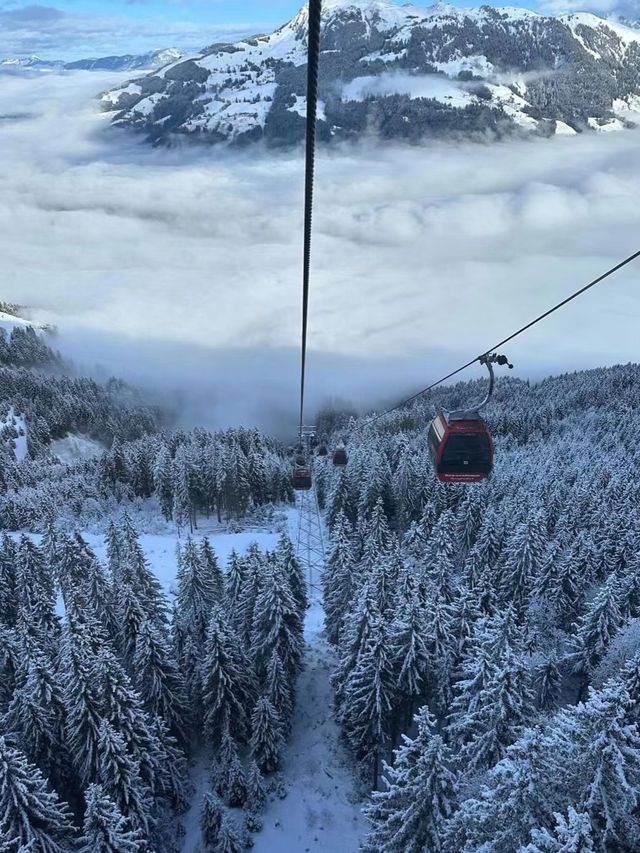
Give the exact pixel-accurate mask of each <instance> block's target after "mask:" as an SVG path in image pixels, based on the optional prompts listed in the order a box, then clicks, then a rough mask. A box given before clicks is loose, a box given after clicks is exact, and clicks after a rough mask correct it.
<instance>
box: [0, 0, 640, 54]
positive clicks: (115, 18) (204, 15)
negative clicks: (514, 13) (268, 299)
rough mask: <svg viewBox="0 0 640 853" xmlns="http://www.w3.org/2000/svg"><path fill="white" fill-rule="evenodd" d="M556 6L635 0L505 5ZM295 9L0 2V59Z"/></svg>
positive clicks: (222, 31) (271, 21)
mask: <svg viewBox="0 0 640 853" xmlns="http://www.w3.org/2000/svg"><path fill="white" fill-rule="evenodd" d="M418 2H420V0H418ZM454 2H455V0H454ZM482 2H485V0H475V3H474V0H468V2H466V3H464V2H457V3H456V5H481V3H482ZM563 3H564V7H563V8H562V10H563V11H564V10H565V9H567V8H580V9H584V8H588V9H590V10H592V11H596V12H606V11H610V10H612V9H614V8H615V7H617V4H619V3H622V4H626V5H627V6H632V7H634V9H637V8H638V5H639V4H640V0H585V1H584V2H582V0H520V3H518V0H511V4H512V5H522V6H526V7H528V8H532V9H536V8H545V9H551V10H553V11H556V10H557V9H559V8H560V7H561V5H562V4H563ZM301 5H302V0H0V58H3V57H13V56H29V55H32V54H36V55H38V56H41V57H43V58H47V59H51V58H62V59H76V58H82V57H87V56H104V55H108V54H113V53H133V52H143V51H146V50H152V49H155V48H166V47H179V48H181V49H183V50H185V51H195V50H198V49H199V48H201V47H203V46H204V45H207V44H210V43H212V42H214V41H222V40H233V39H235V38H238V37H240V36H243V35H247V34H248V33H255V32H263V31H270V30H272V29H273V28H274V27H275V26H277V25H279V24H281V23H284V22H285V21H287V20H288V19H289V18H291V17H292V16H293V15H294V14H295V12H296V11H297V10H298V8H299V7H300V6H301ZM421 5H425V6H426V5H429V0H426V2H424V3H422V4H421ZM495 5H506V2H505V0H499V2H496V3H495Z"/></svg>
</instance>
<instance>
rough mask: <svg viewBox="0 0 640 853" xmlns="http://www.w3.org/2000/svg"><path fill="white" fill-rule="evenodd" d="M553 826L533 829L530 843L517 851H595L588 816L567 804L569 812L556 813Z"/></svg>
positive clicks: (591, 852)
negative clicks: (551, 827)
mask: <svg viewBox="0 0 640 853" xmlns="http://www.w3.org/2000/svg"><path fill="white" fill-rule="evenodd" d="M555 821H556V823H555V827H554V829H553V830H552V831H549V830H547V829H538V828H536V829H533V830H532V831H531V843H530V844H527V846H526V847H522V848H520V850H519V851H518V853H596V847H595V842H594V840H593V834H592V832H591V822H590V820H589V816H588V815H586V814H584V812H577V811H576V810H575V809H574V808H573V807H572V806H569V814H568V816H567V817H566V818H565V817H564V815H562V814H560V813H556V815H555Z"/></svg>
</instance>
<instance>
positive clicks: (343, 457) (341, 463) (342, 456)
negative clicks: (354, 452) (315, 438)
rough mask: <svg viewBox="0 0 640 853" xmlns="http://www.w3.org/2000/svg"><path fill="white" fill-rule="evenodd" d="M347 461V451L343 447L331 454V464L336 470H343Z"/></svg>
mask: <svg viewBox="0 0 640 853" xmlns="http://www.w3.org/2000/svg"><path fill="white" fill-rule="evenodd" d="M348 461H349V460H348V457H347V451H346V450H345V449H344V447H339V448H338V449H337V450H336V451H335V453H334V454H333V464H334V465H335V466H336V468H344V467H345V465H346V464H347V462H348Z"/></svg>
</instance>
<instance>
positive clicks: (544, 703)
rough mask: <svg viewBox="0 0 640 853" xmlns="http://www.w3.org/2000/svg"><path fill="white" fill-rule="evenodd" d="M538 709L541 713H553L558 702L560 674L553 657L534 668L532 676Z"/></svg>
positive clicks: (560, 684) (560, 687)
mask: <svg viewBox="0 0 640 853" xmlns="http://www.w3.org/2000/svg"><path fill="white" fill-rule="evenodd" d="M533 683H534V689H535V692H536V700H537V705H538V708H539V709H540V710H541V711H554V710H555V709H556V708H557V707H558V704H559V702H560V693H561V690H562V674H561V673H560V670H559V668H558V661H557V659H556V657H555V655H551V656H550V657H548V658H545V660H543V661H542V663H539V664H538V666H537V667H536V668H535V671H534V676H533Z"/></svg>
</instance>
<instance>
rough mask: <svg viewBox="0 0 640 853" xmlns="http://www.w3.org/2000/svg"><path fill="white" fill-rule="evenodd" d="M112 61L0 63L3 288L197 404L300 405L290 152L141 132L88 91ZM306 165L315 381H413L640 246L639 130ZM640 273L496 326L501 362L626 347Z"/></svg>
mask: <svg viewBox="0 0 640 853" xmlns="http://www.w3.org/2000/svg"><path fill="white" fill-rule="evenodd" d="M118 79H121V78H118V77H116V76H114V75H109V76H100V75H98V76H96V75H95V74H90V73H87V74H75V75H60V76H58V75H47V76H39V77H36V78H21V77H3V78H2V85H1V86H0V149H1V150H2V152H3V154H2V163H1V165H0V256H1V257H2V269H3V278H2V285H1V288H0V291H1V292H0V298H4V299H7V300H10V301H16V302H19V303H22V304H27V305H30V306H32V308H33V312H34V315H35V316H36V317H37V318H38V319H40V320H43V321H47V322H53V323H56V324H57V325H59V327H60V328H61V331H62V334H61V338H60V342H61V345H62V346H63V348H65V349H66V350H67V351H69V352H70V353H71V354H73V355H74V357H76V358H77V359H79V360H81V361H84V363H85V364H88V365H90V366H91V365H93V364H95V363H98V362H99V363H102V364H103V365H106V369H107V370H114V371H117V372H119V373H124V374H125V375H127V376H129V377H131V378H134V379H141V378H142V379H144V380H145V381H146V382H148V383H149V384H151V385H154V386H155V387H157V388H160V389H164V390H166V391H167V392H168V393H169V394H171V395H172V396H173V397H174V398H175V399H179V401H180V406H181V407H182V408H183V410H184V411H185V413H188V417H189V418H190V419H192V420H199V421H206V422H210V423H215V424H216V425H219V424H223V423H235V422H238V421H242V420H244V421H245V422H255V421H259V422H261V423H263V424H265V425H269V426H273V425H275V424H276V423H280V424H282V423H283V422H286V421H287V419H289V418H290V419H291V422H292V423H293V419H294V418H295V394H296V387H297V368H298V353H297V345H298V340H299V329H300V263H301V231H302V211H301V202H302V191H303V163H302V160H301V158H300V155H299V153H296V154H287V155H282V154H281V155H278V156H272V155H267V154H266V153H264V152H261V151H258V150H255V149H254V150H252V151H249V152H244V153H242V154H229V153H228V152H227V153H225V152H224V151H222V150H221V149H211V148H204V149H200V150H194V149H184V148H183V149H175V150H171V151H161V150H153V149H150V148H148V147H147V146H145V145H144V144H143V143H142V141H141V140H139V139H137V138H135V137H132V136H130V135H127V134H125V133H124V132H114V131H113V130H112V129H110V128H109V126H108V119H107V117H106V116H104V115H100V114H99V113H97V112H96V106H95V103H94V102H93V101H92V95H94V94H95V93H96V91H97V90H99V89H100V88H101V87H102V88H106V87H107V86H109V85H113V84H114V83H115V82H117V80H118ZM2 116H15V117H16V118H8V119H4V120H3V119H2V118H1V117H2ZM317 174H318V178H317V180H318V188H317V208H316V217H315V227H316V231H315V236H314V273H313V294H312V299H311V328H310V345H311V348H312V350H313V351H312V353H311V356H310V383H309V388H310V395H311V396H310V399H311V403H312V404H313V405H316V404H318V403H320V402H322V400H323V399H326V398H327V397H331V396H339V397H342V398H347V399H354V400H355V401H357V402H358V403H359V404H361V405H370V404H375V403H378V402H380V401H382V400H385V401H387V400H391V399H393V398H394V397H396V396H397V395H402V394H404V393H405V392H410V391H411V390H414V389H415V388H416V387H419V386H420V385H421V384H425V385H426V384H428V382H429V381H431V380H432V379H434V378H435V377H437V376H438V375H440V373H441V371H443V370H445V369H447V368H450V367H455V366H456V365H457V364H458V363H460V360H461V359H464V360H466V359H467V357H469V356H470V355H474V354H476V353H478V352H481V351H483V350H484V349H486V348H487V347H488V346H490V345H491V344H492V343H494V342H495V341H497V340H500V339H501V338H502V337H504V336H505V334H506V333H508V332H509V331H511V330H512V329H513V328H515V327H518V326H520V325H522V324H523V323H524V322H526V321H528V320H529V319H530V318H531V317H532V316H534V315H536V314H537V313H539V312H541V311H543V310H544V309H546V308H547V307H548V306H549V305H550V304H551V303H553V302H555V301H558V300H560V299H561V298H563V297H564V296H566V295H567V294H568V293H569V292H571V291H572V290H574V289H576V288H577V287H579V286H581V285H582V284H584V283H585V282H586V281H588V280H589V279H591V278H593V277H594V276H595V275H597V274H599V273H601V272H603V271H604V270H605V269H607V267H609V266H611V265H613V263H615V262H617V261H618V260H620V259H621V258H623V257H625V256H626V255H629V254H631V252H632V251H635V250H636V249H638V248H640V246H639V245H638V243H639V237H638V235H639V234H640V227H639V226H640V207H639V205H638V203H637V199H638V198H639V197H640V135H639V133H638V132H631V131H630V132H626V133H620V134H610V135H606V136H605V135H602V136H598V135H596V134H591V135H584V136H583V137H580V138H573V139H556V140H550V141H549V140H547V141H545V140H537V141H529V142H505V143H496V144H493V145H471V144H469V145H463V144H460V145H445V144H435V143H431V144H429V145H428V146H425V147H421V148H417V147H416V148H398V147H393V146H387V147H385V148H380V147H374V146H370V147H367V146H358V147H353V148H348V149H345V150H342V151H332V152H326V151H325V152H323V153H322V154H321V156H320V161H319V164H318V170H317ZM639 279H640V266H637V265H636V266H635V267H632V268H629V269H627V270H626V271H625V272H623V273H621V274H620V275H619V276H618V277H617V278H615V279H611V280H610V281H608V282H607V283H606V284H603V285H602V286H601V287H600V289H598V290H597V291H592V292H591V293H590V294H588V295H587V296H585V297H583V298H582V299H581V300H580V301H579V302H577V303H575V304H574V306H573V307H571V308H569V309H567V310H566V311H565V312H563V313H561V314H558V315H556V316H555V317H554V318H552V319H551V320H549V321H548V322H546V323H545V324H544V325H542V326H540V327H538V328H537V329H536V330H534V331H532V332H531V333H530V334H529V335H528V336H526V337H523V338H521V339H520V340H519V341H517V342H514V343H513V344H512V345H510V346H509V348H508V350H507V352H508V355H509V356H510V357H511V359H512V360H513V361H514V362H515V363H516V371H515V373H516V374H517V375H525V376H534V377H535V376H540V375H542V374H545V373H549V372H552V371H553V372H557V371H564V370H566V369H573V368H575V367H580V366H595V365H600V364H611V363H614V362H618V361H628V360H636V359H637V357H638V349H637V339H638V331H637V317H638V314H639V310H640V290H639V289H638V281H639ZM468 375H469V377H473V376H477V375H480V373H479V372H477V371H476V372H474V371H469V374H468Z"/></svg>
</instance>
